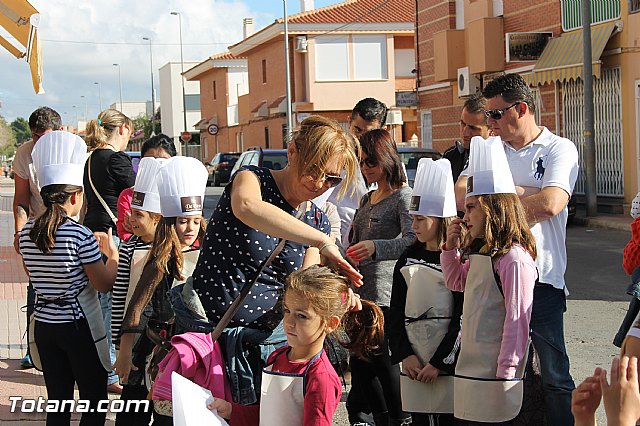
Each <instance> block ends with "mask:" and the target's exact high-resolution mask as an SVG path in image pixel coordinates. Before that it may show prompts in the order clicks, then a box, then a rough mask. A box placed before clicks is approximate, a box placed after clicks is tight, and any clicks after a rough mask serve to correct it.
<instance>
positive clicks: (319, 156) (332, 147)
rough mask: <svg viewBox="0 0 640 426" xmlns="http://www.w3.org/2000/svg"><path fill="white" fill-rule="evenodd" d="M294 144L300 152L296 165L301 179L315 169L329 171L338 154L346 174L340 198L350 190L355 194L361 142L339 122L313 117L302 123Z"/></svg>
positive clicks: (292, 139)
mask: <svg viewBox="0 0 640 426" xmlns="http://www.w3.org/2000/svg"><path fill="white" fill-rule="evenodd" d="M291 143H293V144H295V147H296V150H297V152H298V156H297V160H296V164H295V166H296V168H297V170H298V174H299V177H302V175H303V174H305V173H306V172H307V171H308V170H309V169H310V168H311V167H313V166H316V167H318V168H320V170H325V167H326V165H327V163H328V161H329V160H330V159H331V158H332V157H334V156H336V155H338V156H340V158H341V160H342V164H343V167H344V170H345V172H346V176H345V178H344V181H343V182H344V183H343V185H342V186H341V188H340V192H339V194H338V195H339V197H342V196H344V195H345V193H346V192H347V191H349V190H351V192H353V191H355V187H356V185H355V183H356V173H357V170H358V158H357V154H356V153H357V152H358V141H357V139H356V138H354V137H353V136H352V135H351V134H349V133H347V132H346V131H345V130H344V129H343V128H342V127H341V126H340V124H338V122H337V121H335V120H331V119H329V118H325V117H321V116H319V115H312V116H311V117H308V118H306V119H305V120H304V121H303V122H302V123H301V124H300V128H299V129H298V130H297V131H296V132H295V133H294V134H293V136H292V138H291Z"/></svg>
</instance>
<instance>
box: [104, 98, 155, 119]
mask: <svg viewBox="0 0 640 426" xmlns="http://www.w3.org/2000/svg"><path fill="white" fill-rule="evenodd" d="M157 107H158V105H157V104H156V108H157ZM109 108H112V109H117V110H118V111H120V112H121V113H123V114H124V115H126V116H127V117H129V118H131V119H133V118H138V117H139V116H141V115H148V114H149V113H150V112H151V102H127V101H124V102H122V106H120V102H119V101H118V102H114V103H112V104H111V105H109Z"/></svg>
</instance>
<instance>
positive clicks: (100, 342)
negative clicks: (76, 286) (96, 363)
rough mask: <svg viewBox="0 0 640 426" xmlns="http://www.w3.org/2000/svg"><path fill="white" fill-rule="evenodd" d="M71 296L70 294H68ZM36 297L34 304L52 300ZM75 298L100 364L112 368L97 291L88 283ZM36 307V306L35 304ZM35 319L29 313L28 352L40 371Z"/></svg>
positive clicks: (33, 314) (105, 367)
mask: <svg viewBox="0 0 640 426" xmlns="http://www.w3.org/2000/svg"><path fill="white" fill-rule="evenodd" d="M70 297H71V296H70ZM38 299H39V298H36V305H38V304H42V303H45V304H46V303H51V302H53V301H54V300H59V299H52V300H49V301H46V300H38ZM76 300H77V301H78V304H79V305H80V309H82V312H83V313H84V317H85V318H86V319H87V323H88V324H89V329H90V330H91V336H92V337H93V342H94V344H95V346H96V351H97V352H98V357H99V358H100V361H101V362H102V366H103V367H104V369H105V370H106V371H111V370H112V365H111V359H110V357H109V342H108V341H107V333H106V332H105V328H104V319H103V318H102V310H101V309H100V301H99V300H98V292H97V291H96V290H95V289H94V288H93V286H92V285H91V284H90V283H87V285H85V287H84V289H82V291H81V292H80V294H78V295H77V296H76ZM36 307H37V306H36ZM35 321H36V313H35V309H34V312H33V313H32V314H31V318H30V319H29V330H30V332H29V333H28V334H29V354H30V355H31V362H32V363H33V365H34V366H35V367H36V368H37V369H38V370H40V371H42V361H41V359H40V352H38V345H37V344H36V341H35V332H34V330H35V328H34V327H35Z"/></svg>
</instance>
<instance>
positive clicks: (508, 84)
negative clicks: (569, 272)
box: [456, 74, 578, 425]
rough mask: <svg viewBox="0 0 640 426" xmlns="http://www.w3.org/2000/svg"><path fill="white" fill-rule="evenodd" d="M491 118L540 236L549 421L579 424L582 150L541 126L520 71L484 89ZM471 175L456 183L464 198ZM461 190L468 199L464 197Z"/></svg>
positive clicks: (535, 336)
mask: <svg viewBox="0 0 640 426" xmlns="http://www.w3.org/2000/svg"><path fill="white" fill-rule="evenodd" d="M483 95H484V97H485V98H486V106H485V114H486V116H487V124H489V126H490V127H491V129H492V131H493V133H494V134H495V135H496V136H500V137H501V138H502V141H503V143H504V149H505V152H506V154H507V159H508V161H509V167H510V168H511V173H512V175H513V180H514V182H515V184H516V185H517V187H516V189H517V191H518V195H519V196H520V200H521V201H522V203H523V205H524V207H525V210H526V212H527V215H528V219H529V223H530V224H531V232H532V233H533V235H534V237H535V238H536V246H537V247H536V248H537V251H538V256H537V258H536V265H537V267H538V272H539V283H538V284H537V285H536V287H535V291H534V299H533V309H532V315H531V330H532V335H531V339H532V342H533V345H534V348H535V349H536V351H537V352H538V355H539V357H540V368H541V373H542V385H543V392H544V401H545V409H546V413H547V423H548V424H549V425H572V424H573V416H572V415H571V391H572V390H573V389H574V388H575V384H574V382H573V379H572V378H571V374H570V373H569V358H568V356H567V350H566V347H565V341H564V318H563V317H564V312H565V311H566V295H567V294H568V290H567V286H566V285H565V281H564V274H565V270H566V266H567V250H566V244H565V239H566V224H567V214H568V212H567V203H568V201H569V198H570V197H571V192H572V191H573V186H574V184H575V182H576V178H577V176H578V151H577V149H576V146H575V145H574V144H573V142H571V141H570V140H568V139H565V138H561V137H559V136H556V135H554V134H553V133H551V132H550V131H549V130H548V129H547V128H546V127H541V126H538V125H537V124H536V120H535V115H534V114H535V104H534V101H533V94H532V92H531V89H530V88H529V86H528V85H527V83H526V82H525V81H524V80H523V79H522V77H520V76H519V75H517V74H506V75H502V76H500V77H498V78H496V79H494V80H492V81H490V82H489V83H488V84H487V85H486V87H485V88H484V90H483ZM465 186H466V173H465V172H463V173H462V175H461V176H460V178H459V179H458V182H457V183H456V195H457V197H456V198H457V199H458V201H462V202H463V203H464V195H463V194H464V188H465ZM458 195H461V197H458Z"/></svg>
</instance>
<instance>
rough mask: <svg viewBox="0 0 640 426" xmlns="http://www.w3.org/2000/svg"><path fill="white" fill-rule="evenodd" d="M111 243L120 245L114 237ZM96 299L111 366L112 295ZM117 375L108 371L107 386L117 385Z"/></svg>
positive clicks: (100, 295)
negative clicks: (105, 335)
mask: <svg viewBox="0 0 640 426" xmlns="http://www.w3.org/2000/svg"><path fill="white" fill-rule="evenodd" d="M113 241H114V242H115V243H116V246H119V245H120V238H118V237H116V236H114V237H113ZM98 299H99V300H100V310H101V311H102V319H103V320H104V328H105V331H106V332H107V341H108V342H109V359H110V360H111V365H113V364H115V362H116V345H114V344H113V340H112V339H111V304H112V303H111V300H112V293H111V292H110V291H109V292H106V293H101V292H98ZM118 380H119V379H118V375H117V374H116V372H115V371H114V370H111V371H109V375H108V377H107V385H112V384H114V383H118Z"/></svg>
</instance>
